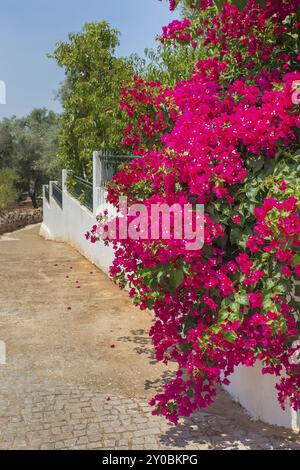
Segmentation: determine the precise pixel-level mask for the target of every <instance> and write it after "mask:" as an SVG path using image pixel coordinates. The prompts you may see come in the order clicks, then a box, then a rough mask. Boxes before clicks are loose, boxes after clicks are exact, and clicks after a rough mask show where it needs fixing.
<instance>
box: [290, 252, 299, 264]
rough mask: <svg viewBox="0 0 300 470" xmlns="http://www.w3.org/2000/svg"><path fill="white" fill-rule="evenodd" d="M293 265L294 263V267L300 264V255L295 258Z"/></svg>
mask: <svg viewBox="0 0 300 470" xmlns="http://www.w3.org/2000/svg"><path fill="white" fill-rule="evenodd" d="M292 263H293V266H296V265H297V264H300V254H298V253H297V254H296V255H294V256H293V258H292Z"/></svg>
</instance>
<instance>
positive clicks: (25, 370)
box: [0, 226, 300, 449]
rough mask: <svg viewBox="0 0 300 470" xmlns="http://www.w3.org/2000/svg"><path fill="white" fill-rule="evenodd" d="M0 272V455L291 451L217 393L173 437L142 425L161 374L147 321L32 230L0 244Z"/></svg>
mask: <svg viewBox="0 0 300 470" xmlns="http://www.w3.org/2000/svg"><path fill="white" fill-rule="evenodd" d="M0 266H1V269H0V340H2V341H4V342H5V344H6V350H7V351H6V352H7V354H6V364H5V365H0V449H81V448H82V449H259V448H263V449H272V448H274V449H277V448H278V449H279V448H285V449H290V448H297V449H300V439H299V437H297V436H296V435H294V434H292V433H290V432H289V431H287V430H283V429H279V428H275V427H271V426H266V425H264V424H262V423H259V422H257V423H253V422H251V420H250V419H249V418H248V417H247V415H246V414H245V413H244V411H243V410H242V409H241V408H240V407H239V406H238V405H237V404H234V403H233V402H232V401H231V400H230V398H229V397H228V396H227V395H226V394H225V393H224V392H221V393H220V395H219V397H218V399H217V402H216V404H215V405H214V406H213V407H212V408H210V409H208V410H205V412H203V413H202V412H199V413H196V414H195V415H194V416H193V417H191V418H190V419H188V420H182V421H181V422H180V424H179V425H178V427H176V428H175V427H173V426H171V425H169V424H167V423H166V422H165V420H164V419H163V418H157V417H153V416H151V410H150V408H149V406H148V405H147V400H148V399H149V398H150V397H151V396H152V395H153V394H154V393H155V392H156V391H157V390H158V389H159V387H161V384H162V382H161V377H163V379H166V378H167V377H168V376H170V374H171V371H170V370H167V369H166V368H164V367H163V366H162V365H160V364H157V363H156V361H155V360H154V358H153V352H152V347H151V344H150V341H149V338H148V335H147V331H148V329H149V326H150V324H151V316H150V314H147V313H143V312H140V311H139V310H138V309H137V308H135V307H133V306H132V304H131V303H130V300H129V299H128V297H127V294H126V293H125V292H122V291H120V290H119V289H118V288H117V287H116V286H115V285H114V284H113V283H112V282H111V281H110V280H109V279H108V278H107V277H106V275H105V274H103V273H102V272H101V271H99V270H98V269H96V268H95V267H94V266H92V265H91V264H90V263H89V262H88V261H87V260H86V259H85V258H83V257H82V256H81V255H80V254H78V253H77V252H76V251H75V250H74V249H73V248H71V247H69V246H68V245H65V244H62V243H56V242H51V241H45V240H43V239H42V238H40V237H39V226H34V227H29V228H26V229H23V230H20V231H18V232H14V233H11V234H6V235H3V236H2V237H0Z"/></svg>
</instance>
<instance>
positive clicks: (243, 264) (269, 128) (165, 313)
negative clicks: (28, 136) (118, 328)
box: [88, 0, 300, 423]
mask: <svg viewBox="0 0 300 470" xmlns="http://www.w3.org/2000/svg"><path fill="white" fill-rule="evenodd" d="M179 3H180V2H179V1H178V0H177V1H173V0H171V1H170V6H171V8H172V9H174V8H175V7H176V6H177V5H178V4H179ZM216 3H217V5H216V4H213V2H212V1H209V0H206V1H204V0H203V1H194V2H193V1H190V2H189V5H190V8H191V10H192V13H193V14H191V15H189V19H184V20H182V21H181V20H180V21H179V20H176V21H174V22H173V23H171V24H170V25H169V26H167V27H165V28H164V29H163V33H162V36H161V41H162V42H167V43H168V44H172V45H173V46H174V47H183V48H184V47H185V48H200V49H201V52H203V57H205V58H204V59H203V60H200V61H199V62H198V63H196V64H195V66H194V71H193V73H192V75H191V76H190V78H188V79H187V80H184V81H180V79H179V80H178V83H177V84H176V86H175V87H173V88H167V89H166V88H164V87H163V86H162V85H161V84H160V83H158V82H151V83H148V82H146V81H145V80H144V79H143V78H142V77H141V78H140V77H135V80H134V86H133V87H132V88H130V89H123V90H122V102H121V108H122V109H123V110H124V113H126V115H127V117H128V126H127V127H126V129H124V145H125V146H128V147H129V149H131V150H132V151H133V152H134V153H136V154H137V155H139V158H136V159H135V160H133V161H132V163H131V164H129V165H127V166H126V167H124V168H123V169H122V170H121V171H120V172H119V173H118V174H117V175H116V176H115V177H114V179H113V181H112V182H111V183H110V186H109V192H108V200H109V201H110V202H111V203H113V204H115V205H116V206H117V205H118V200H119V197H120V196H127V198H128V200H129V201H130V202H141V203H144V204H146V205H149V204H151V203H152V202H155V203H157V202H166V203H168V204H173V203H178V204H181V205H183V204H185V203H188V202H189V203H195V204H196V203H201V204H204V206H205V244H204V246H203V247H202V248H201V249H199V250H194V251H188V250H186V249H185V246H184V244H183V243H181V242H180V241H177V240H176V241H175V240H170V241H167V240H151V239H148V240H130V239H129V240H123V239H119V240H118V243H116V242H112V243H114V246H115V249H116V252H115V255H116V256H115V261H114V263H113V266H112V267H111V274H112V276H113V277H114V279H115V280H116V281H117V282H118V283H119V284H120V286H121V287H125V286H127V287H128V288H129V294H130V296H131V297H132V298H133V300H134V302H135V303H136V304H137V305H139V306H140V307H141V309H151V310H152V311H153V312H154V315H155V323H154V324H153V326H152V328H151V331H150V335H151V337H152V341H153V344H154V346H155V350H156V357H157V359H158V360H159V361H163V362H164V363H166V364H167V363H168V361H175V362H176V363H177V364H178V369H177V372H176V377H175V378H174V379H173V380H171V381H170V382H169V383H167V384H166V385H165V388H164V392H163V393H159V394H158V395H156V396H155V397H154V398H153V400H152V401H151V404H152V405H153V407H154V414H162V415H164V416H166V417H167V418H168V419H169V420H171V421H172V422H174V423H176V422H177V420H178V417H180V416H188V415H190V414H191V412H193V411H194V410H196V409H197V408H203V407H206V406H208V405H210V404H211V403H212V402H213V399H214V396H215V394H216V387H217V385H218V384H228V382H229V380H230V374H231V373H232V372H233V371H234V369H235V367H236V366H238V365H245V366H253V364H254V363H255V362H256V361H260V362H261V363H262V364H263V368H262V373H263V374H274V375H276V376H277V378H278V380H277V385H276V388H277V392H278V398H279V402H280V404H281V406H282V407H284V406H286V405H291V406H292V407H293V408H294V409H295V410H299V409H300V369H299V363H298V364H297V360H291V358H295V352H296V349H297V344H298V343H297V340H298V339H299V336H300V335H299V332H300V319H299V307H298V306H297V304H295V303H294V301H293V298H292V297H291V296H290V293H291V292H292V290H293V279H294V278H295V277H297V276H299V275H300V237H299V234H300V214H299V209H300V150H299V149H300V144H299V127H300V126H299V124H300V118H299V91H298V90H297V80H298V81H299V80H300V73H299V69H298V64H299V58H300V57H299V51H298V49H297V47H298V29H299V25H300V20H299V3H300V2H299V1H296V0H295V1H286V2H285V1H277V0H274V1H268V2H259V3H258V2H256V1H254V0H251V1H250V2H248V3H247V2H237V3H239V4H241V3H243V4H245V3H247V5H246V6H244V8H242V7H241V5H239V8H238V6H236V5H234V4H233V3H234V2H233V3H224V2H216ZM242 6H243V5H242ZM298 83H299V82H298ZM101 220H102V219H101ZM101 220H100V221H99V225H101V223H102V222H101ZM98 233H99V227H98V228H97V227H94V229H93V233H92V234H91V235H90V236H91V238H92V241H96V240H97V237H98ZM88 237H89V235H88Z"/></svg>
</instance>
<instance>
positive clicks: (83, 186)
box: [66, 172, 93, 212]
mask: <svg viewBox="0 0 300 470" xmlns="http://www.w3.org/2000/svg"><path fill="white" fill-rule="evenodd" d="M66 184H67V189H68V192H69V193H70V194H71V195H72V196H73V197H75V198H76V199H77V200H78V201H79V202H80V204H82V205H83V206H85V207H86V208H87V209H89V210H90V211H91V212H93V183H91V182H90V181H87V180H85V179H83V178H80V177H79V176H76V175H74V174H73V173H72V172H68V174H67V181H66Z"/></svg>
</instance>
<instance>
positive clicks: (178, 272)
mask: <svg viewBox="0 0 300 470" xmlns="http://www.w3.org/2000/svg"><path fill="white" fill-rule="evenodd" d="M183 277H184V276H183V271H182V269H174V270H173V271H171V273H170V278H169V281H170V286H171V288H172V290H176V289H177V287H179V286H180V284H182V281H183Z"/></svg>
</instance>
